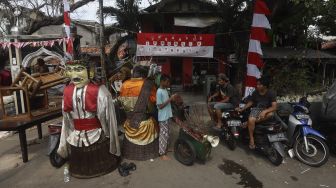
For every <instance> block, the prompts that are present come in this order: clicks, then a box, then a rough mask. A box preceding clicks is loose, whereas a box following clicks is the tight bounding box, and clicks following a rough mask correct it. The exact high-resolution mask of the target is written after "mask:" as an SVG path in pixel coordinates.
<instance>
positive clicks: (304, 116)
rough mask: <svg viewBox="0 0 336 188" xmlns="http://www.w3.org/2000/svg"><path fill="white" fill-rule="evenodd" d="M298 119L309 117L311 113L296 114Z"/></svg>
mask: <svg viewBox="0 0 336 188" xmlns="http://www.w3.org/2000/svg"><path fill="white" fill-rule="evenodd" d="M295 117H296V119H309V115H307V114H296V115H295Z"/></svg>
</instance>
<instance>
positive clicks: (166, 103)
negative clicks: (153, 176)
mask: <svg viewBox="0 0 336 188" xmlns="http://www.w3.org/2000/svg"><path fill="white" fill-rule="evenodd" d="M169 85H170V80H169V77H168V76H167V75H161V78H160V88H159V89H158V90H157V92H156V105H157V107H158V120H159V126H160V135H159V154H160V156H161V159H162V160H169V157H168V156H167V155H166V154H167V146H168V140H169V119H170V118H171V117H173V113H172V108H171V104H170V102H171V101H173V100H174V99H175V97H176V95H175V94H174V95H172V96H171V97H169V95H168V91H167V88H168V87H169Z"/></svg>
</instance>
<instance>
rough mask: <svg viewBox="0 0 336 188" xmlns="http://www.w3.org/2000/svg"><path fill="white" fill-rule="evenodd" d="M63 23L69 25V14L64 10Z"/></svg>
mask: <svg viewBox="0 0 336 188" xmlns="http://www.w3.org/2000/svg"><path fill="white" fill-rule="evenodd" d="M64 24H65V25H66V26H70V14H69V12H64Z"/></svg>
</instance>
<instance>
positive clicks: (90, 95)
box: [84, 83, 99, 112]
mask: <svg viewBox="0 0 336 188" xmlns="http://www.w3.org/2000/svg"><path fill="white" fill-rule="evenodd" d="M98 92H99V86H98V85H96V84H93V83H89V85H88V86H87V88H86V93H85V94H86V95H85V107H84V108H85V110H86V111H89V112H96V111H97V102H98Z"/></svg>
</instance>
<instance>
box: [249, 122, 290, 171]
mask: <svg viewBox="0 0 336 188" xmlns="http://www.w3.org/2000/svg"><path fill="white" fill-rule="evenodd" d="M254 140H255V146H256V150H257V151H261V152H262V153H264V154H265V155H266V156H267V158H268V159H269V160H270V162H271V163H272V164H274V165H275V166H279V165H280V164H281V163H282V161H283V159H284V157H285V156H286V154H285V148H284V144H285V142H287V141H288V139H287V138H286V135H285V131H284V127H283V126H282V125H281V123H280V122H279V121H277V120H275V119H270V120H267V121H264V122H262V123H258V124H256V126H255V130H254Z"/></svg>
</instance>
